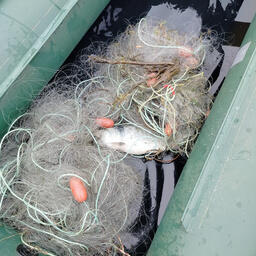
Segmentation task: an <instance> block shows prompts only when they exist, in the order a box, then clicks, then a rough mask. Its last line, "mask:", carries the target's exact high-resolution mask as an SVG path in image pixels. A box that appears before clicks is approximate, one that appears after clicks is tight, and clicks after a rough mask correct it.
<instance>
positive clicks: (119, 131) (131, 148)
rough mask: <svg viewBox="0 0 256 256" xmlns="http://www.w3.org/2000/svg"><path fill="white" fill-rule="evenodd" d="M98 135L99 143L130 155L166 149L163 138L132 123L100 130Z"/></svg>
mask: <svg viewBox="0 0 256 256" xmlns="http://www.w3.org/2000/svg"><path fill="white" fill-rule="evenodd" d="M98 136H99V142H100V144H103V145H104V146H106V147H108V148H111V149H115V150H118V151H121V152H125V153H128V154H132V155H144V154H148V153H156V152H162V151H165V149H166V144H165V141H164V139H161V138H158V137H156V136H154V135H152V134H150V133H148V132H146V131H144V130H142V129H139V128H137V127H135V126H132V125H127V126H115V127H113V128H108V129H104V130H100V131H99V133H98Z"/></svg>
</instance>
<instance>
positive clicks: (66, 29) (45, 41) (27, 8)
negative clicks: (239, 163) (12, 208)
mask: <svg viewBox="0 0 256 256" xmlns="http://www.w3.org/2000/svg"><path fill="white" fill-rule="evenodd" d="M108 2H109V0H36V1H35V0H22V1H17V0H2V1H0V24H1V25H0V35H1V36H0V45H1V47H0V136H1V135H3V134H4V133H5V131H6V129H7V127H8V125H9V124H10V123H11V122H12V120H13V119H14V118H15V117H17V116H18V115H19V114H21V113H22V112H23V111H24V110H25V109H26V108H27V107H28V106H29V104H30V103H31V101H32V100H33V98H34V97H35V96H36V95H37V94H38V93H39V92H40V91H41V89H42V88H43V86H44V85H46V84H47V82H48V81H49V80H50V79H51V78H52V76H53V75H54V73H55V72H56V70H57V69H58V68H59V67H60V65H61V64H62V63H63V62H64V60H65V59H66V58H67V56H68V55H69V54H70V52H71V51H72V49H73V48H74V47H75V46H76V44H77V43H78V42H79V40H80V39H81V38H82V36H83V35H84V34H85V32H86V31H87V30H88V28H89V27H90V26H91V25H92V23H93V22H94V21H95V19H96V18H97V17H98V15H99V14H100V12H101V11H102V10H103V8H104V7H105V6H106V5H107V3H108ZM19 243H20V239H19V236H18V235H15V234H14V233H13V231H11V230H9V229H8V230H7V229H6V228H4V227H2V226H0V255H6V256H13V255H17V253H16V246H17V244H19Z"/></svg>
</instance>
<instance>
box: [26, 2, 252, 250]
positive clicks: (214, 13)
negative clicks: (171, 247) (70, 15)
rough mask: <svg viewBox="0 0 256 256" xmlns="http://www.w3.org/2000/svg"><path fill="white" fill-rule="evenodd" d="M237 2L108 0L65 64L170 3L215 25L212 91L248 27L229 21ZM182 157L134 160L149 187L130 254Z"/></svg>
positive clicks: (164, 12) (155, 220)
mask: <svg viewBox="0 0 256 256" xmlns="http://www.w3.org/2000/svg"><path fill="white" fill-rule="evenodd" d="M242 2H243V0H236V1H233V0H223V1H219V0H208V1H207V0H201V1H199V0H186V1H185V0H183V1H181V0H172V1H160V0H158V1H153V0H151V1H149V0H140V1H138V0H136V1H135V0H130V1H120V0H113V1H111V3H110V4H109V5H108V6H107V7H106V9H105V10H104V12H103V13H102V14H101V16H100V17H99V18H98V19H97V21H96V22H95V24H94V25H93V26H92V28H91V29H90V30H89V31H88V32H87V34H86V35H85V36H84V37H83V39H82V40H81V41H80V43H79V44H78V46H77V47H76V48H75V50H74V51H73V52H72V54H71V55H70V56H69V58H68V59H67V61H66V63H65V64H68V63H71V62H75V60H76V59H77V57H79V53H80V52H81V50H82V49H83V48H85V47H87V46H88V45H89V44H90V43H91V42H95V41H103V42H111V40H113V38H115V37H116V36H117V35H118V34H120V33H121V32H123V31H124V30H125V29H126V27H127V25H128V24H135V23H136V22H137V21H138V20H139V19H140V18H142V17H144V16H146V15H150V16H154V17H155V16H156V17H160V18H162V19H169V18H170V17H168V11H169V10H170V9H171V8H178V9H181V10H185V9H187V8H193V9H195V10H196V12H197V13H198V15H199V16H200V17H201V18H202V23H203V29H204V30H205V31H207V30H211V31H215V33H216V35H217V36H218V37H219V39H220V45H219V48H218V50H219V51H220V52H221V53H223V58H222V59H221V60H220V61H219V63H216V65H215V66H214V67H213V69H212V70H210V71H209V79H210V81H211V82H212V84H213V89H212V94H216V92H218V90H219V88H220V85H221V84H222V82H223V80H224V78H225V76H226V74H227V71H228V69H229V68H230V66H231V64H232V61H233V58H234V56H235V54H236V52H237V49H238V47H237V46H239V45H240V43H241V40H242V38H243V35H244V33H245V32H246V30H247V28H248V23H245V24H242V23H241V22H240V23H239V22H235V18H236V16H237V14H238V11H239V8H240V6H241V4H242ZM179 23H180V25H182V27H183V28H184V29H186V28H187V26H186V25H185V24H190V25H191V24H192V25H195V26H196V24H193V23H192V22H191V20H190V18H189V14H188V16H187V18H186V20H184V21H180V22H179ZM239 26H240V27H239ZM173 157H174V156H173V155H172V154H167V155H165V157H164V159H165V160H169V159H172V158H173ZM186 160H187V159H186V157H183V156H180V157H178V158H177V160H175V161H174V162H172V163H170V164H162V163H158V162H155V161H146V162H143V161H142V160H139V161H140V162H139V163H137V164H138V165H139V166H140V168H139V169H140V170H139V171H140V172H141V173H142V175H143V176H144V185H145V189H146V190H149V191H150V192H149V193H146V195H145V198H144V201H143V205H142V207H141V213H140V217H139V218H138V219H136V222H135V223H134V226H133V231H132V232H131V233H130V234H129V235H127V241H123V242H124V245H125V246H126V249H127V251H128V252H129V253H130V254H131V255H145V254H146V251H147V249H148V248H149V246H150V243H151V241H152V239H153V237H154V233H155V231H156V229H157V226H158V225H159V223H160V220H161V218H162V217H163V214H164V211H165V209H166V207H167V204H168V201H169V199H170V198H171V195H172V193H173V191H174V188H175V185H176V184H177V182H178V179H179V176H180V175H181V172H182V169H183V167H184V165H185V163H186ZM24 255H25V254H24ZM27 255H29V254H27Z"/></svg>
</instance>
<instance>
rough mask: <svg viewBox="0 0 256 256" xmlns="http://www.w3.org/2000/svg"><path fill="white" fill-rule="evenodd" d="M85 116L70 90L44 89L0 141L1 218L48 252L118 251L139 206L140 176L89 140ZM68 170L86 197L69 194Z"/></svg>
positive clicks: (26, 241)
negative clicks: (82, 185) (85, 198)
mask: <svg viewBox="0 0 256 256" xmlns="http://www.w3.org/2000/svg"><path fill="white" fill-rule="evenodd" d="M72 93H73V92H72ZM87 121H88V116H87V115H85V114H84V113H83V111H82V108H81V104H79V103H78V101H77V100H75V99H74V97H67V91H66V92H65V93H62V94H60V93H58V92H56V91H54V90H51V95H47V96H46V97H43V98H41V99H39V101H38V102H37V103H36V104H35V105H34V107H33V108H32V110H31V111H30V112H28V113H26V114H24V115H23V116H21V117H19V118H18V119H17V120H15V122H14V123H13V124H12V126H11V127H10V129H9V131H8V133H7V134H6V135H5V136H4V138H3V139H2V141H1V172H0V188H1V197H0V198H1V201H0V214H1V215H0V216H1V219H2V220H4V222H5V223H8V224H10V225H11V226H13V227H15V228H17V229H18V230H20V231H21V233H22V236H21V237H22V241H23V243H24V244H26V245H28V246H29V247H30V248H33V249H36V250H38V251H40V252H42V253H45V254H48V255H102V254H104V253H106V254H107V253H113V254H114V253H117V252H119V253H121V254H122V253H123V254H125V252H124V251H123V245H122V240H121V238H122V234H123V233H124V232H128V230H129V229H130V228H131V225H132V222H133V221H134V219H135V218H136V217H137V215H138V212H139V207H140V204H141V200H142V189H143V186H142V178H141V177H140V176H139V174H137V173H135V172H134V171H133V169H132V168H131V167H129V166H128V165H126V164H125V163H124V161H121V160H122V159H123V158H124V155H122V154H121V153H118V152H115V151H112V150H110V149H104V148H100V147H99V146H97V145H96V140H95V139H94V136H93V134H92V132H91V130H90V128H89V127H88V126H86V123H87ZM72 177H76V178H78V179H79V180H80V181H81V182H83V184H84V186H85V187H86V191H87V200H86V201H84V202H77V201H76V200H75V199H74V196H73V195H72V193H71V189H70V179H71V178H72Z"/></svg>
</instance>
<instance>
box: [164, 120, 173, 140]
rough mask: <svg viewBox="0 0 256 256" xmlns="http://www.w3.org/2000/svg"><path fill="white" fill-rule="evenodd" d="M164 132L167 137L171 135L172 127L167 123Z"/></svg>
mask: <svg viewBox="0 0 256 256" xmlns="http://www.w3.org/2000/svg"><path fill="white" fill-rule="evenodd" d="M164 132H165V134H166V135H167V136H168V137H170V136H171V135H172V127H171V125H170V124H169V123H167V124H166V125H165V128H164Z"/></svg>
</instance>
